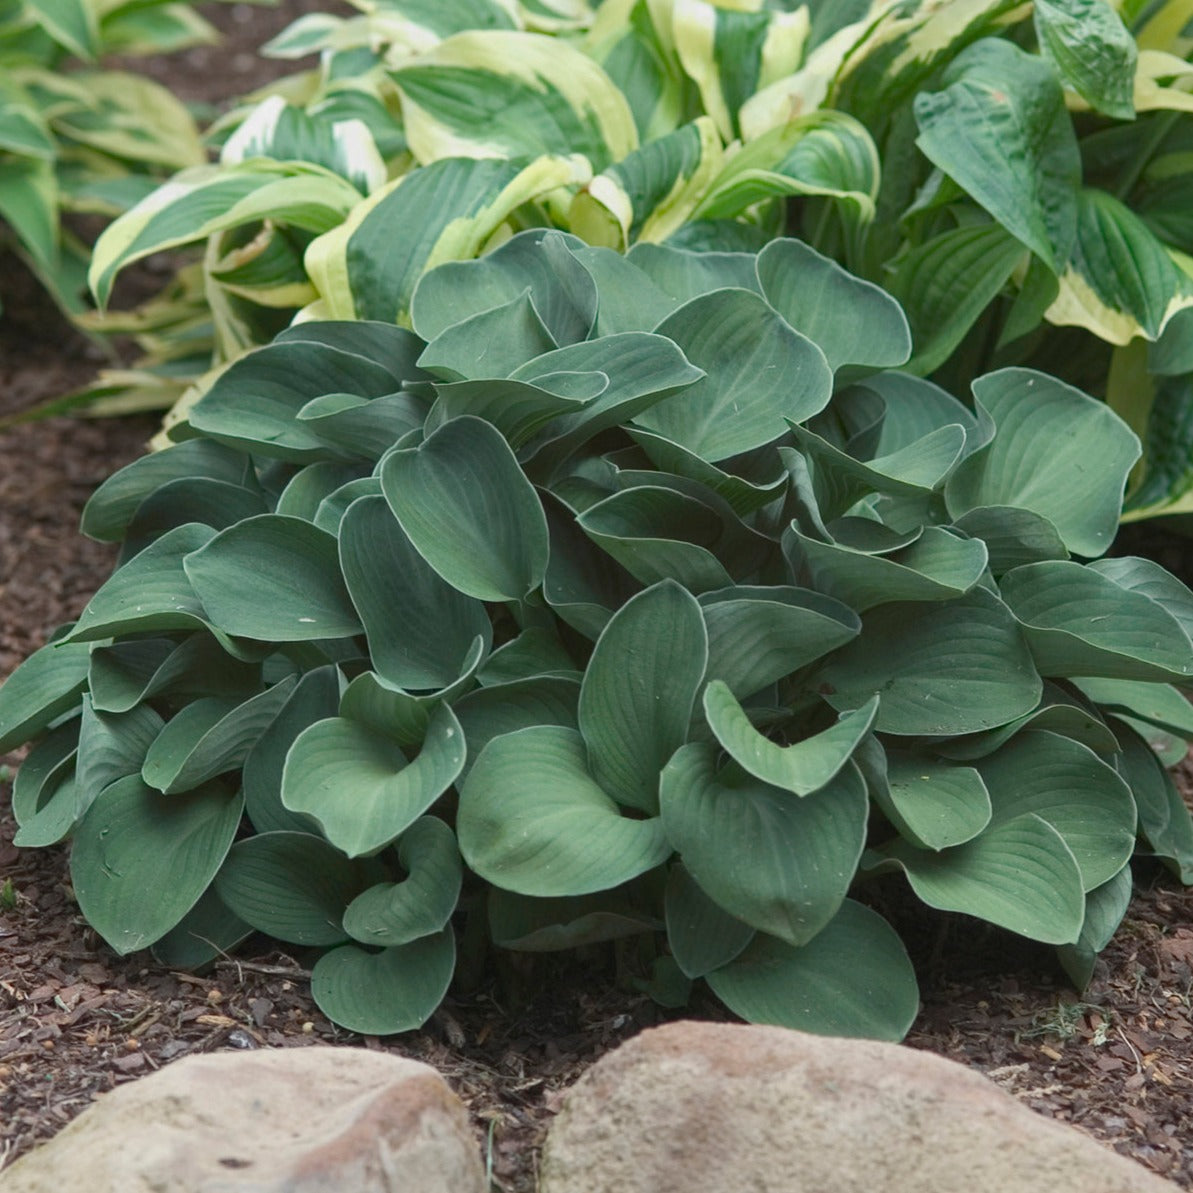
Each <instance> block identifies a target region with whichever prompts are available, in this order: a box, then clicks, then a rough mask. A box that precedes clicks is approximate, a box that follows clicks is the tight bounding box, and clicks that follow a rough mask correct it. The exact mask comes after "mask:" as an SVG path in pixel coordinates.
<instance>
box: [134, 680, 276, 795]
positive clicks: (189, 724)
mask: <svg viewBox="0 0 1193 1193" xmlns="http://www.w3.org/2000/svg"><path fill="white" fill-rule="evenodd" d="M296 682H297V680H296V679H295V678H294V676H290V677H288V678H287V679H284V680H282V681H281V682H280V683H276V684H274V685H273V687H271V688H267V689H266V690H265V691H264V692H262V693H261V694H260V695H258V696H254V697H253V698H252V699H251V700H247V701H245V703H243V704H240V705H237V704H235V703H234V702H230V701H226V700H221V699H219V698H218V697H212V698H208V699H203V700H196V701H194V702H193V703H191V704H188V705H186V706H185V707H184V708H182V709H181V710H180V711H179V712H178V713H177V714H176V715H175V717H174V718H173V719H172V720H171V721H169V722H168V723H167V724H166V726H165V727H164V728H163V729H162V731H161V732H160V733H159V734H158V736H157V737H156V738H155V739H154V742H153V744H152V745H151V746H150V747H149V750H148V751H147V752H146V754H145V761H144V764H143V765H142V766H141V778H142V779H143V780H144V781H145V782H146V783H147V784H148V785H149V786H150V787H153V788H155V789H156V790H158V791H161V792H163V793H164V794H166V795H174V794H176V793H177V792H179V791H189V790H191V788H193V787H198V786H199V785H200V784H202V783H206V782H207V781H208V780H209V779H214V778H216V777H217V776H218V775H222V774H225V773H226V772H228V771H232V770H238V769H239V768H240V767H241V766H242V765H243V763H244V761H245V759H246V758H247V757H248V755H249V751H250V750H252V748H253V746H254V745H255V744H256V742H257V739H258V738H259V737H260V736H261V734H262V733H263V732H264V731H265V730H266V728H268V726H269V724H270V722H271V721H273V719H274V717H276V716H277V715H278V713H279V712H280V711H281V708H282V706H283V705H284V704H285V703H286V701H287V699H289V696H290V693H291V692H292V691H293V689H294V685H295V684H296Z"/></svg>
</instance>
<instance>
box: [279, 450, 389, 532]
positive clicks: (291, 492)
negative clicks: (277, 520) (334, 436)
mask: <svg viewBox="0 0 1193 1193" xmlns="http://www.w3.org/2000/svg"><path fill="white" fill-rule="evenodd" d="M367 471H368V470H367V467H366V465H365V464H363V463H361V462H358V463H355V464H340V463H336V462H334V461H331V460H320V461H319V462H318V463H317V464H308V465H307V466H306V467H305V468H300V469H299V470H298V471H297V472H296V473H295V474H294V475H293V476H292V477H291V478H290V480H289V482H288V483H287V485H286V487H285V488H284V489H283V490H282V491H281V493H280V494H279V495H278V500H277V504H276V505H275V506H274V508H273V510H272V511H271V512H273V513H275V514H283V515H285V516H286V517H287V518H303V519H305V520H306V521H308V522H314V520H315V515H316V514H317V513H318V511H319V506H320V505H322V504H323V502H324V501H325V500H326V499H327V498H328V497H330V496H331V495H332V494H333V493H334V492H335V491H336V490H337V489H341V488H343V487H344V485H347V484H351V483H352V482H353V481H357V480H363V479H365V474H366V473H367Z"/></svg>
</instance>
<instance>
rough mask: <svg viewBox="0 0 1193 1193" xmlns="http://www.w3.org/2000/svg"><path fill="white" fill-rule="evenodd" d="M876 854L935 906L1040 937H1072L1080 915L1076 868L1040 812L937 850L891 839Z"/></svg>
mask: <svg viewBox="0 0 1193 1193" xmlns="http://www.w3.org/2000/svg"><path fill="white" fill-rule="evenodd" d="M882 855H885V857H886V858H887V859H889V860H890V861H891V862H893V863H895V864H897V865H898V867H899V868H900V869H902V870H904V871H905V872H906V874H907V880H908V882H910V883H911V889H912V890H913V891H915V893H916V894H917V895H918V896H919V897H920V898H921V899H922V900H923V901H924V902H925V903H927V904H928V906H929V907H936V908H939V909H940V910H941V911H957V912H961V913H962V914H964V915H972V916H976V917H977V918H978V919H982V920H988V921H989V922H990V923H992V924H997V925H998V926H999V927H1000V928H1007V929H1009V930H1010V931H1012V932H1017V933H1018V934H1019V935H1020V936H1026V937H1028V938H1029V939H1031V940H1040V941H1043V942H1044V943H1045V944H1072V943H1074V942H1075V941H1076V940H1077V937H1078V936H1079V935H1080V933H1081V924H1082V921H1083V920H1084V918H1085V893H1084V885H1083V883H1082V880H1081V869H1080V867H1079V866H1078V865H1077V860H1076V858H1074V857H1073V852H1072V850H1070V849H1069V847H1068V845H1067V844H1066V843H1065V839H1064V837H1062V836H1061V835H1060V833H1059V832H1057V830H1056V829H1054V828H1053V827H1052V825H1050V824H1049V823H1048V822H1047V821H1046V820H1044V819H1043V818H1042V817H1040V816H1036V815H1033V814H1031V813H1028V814H1026V815H1022V816H1016V817H1014V818H1013V819H1010V820H1000V821H998V822H996V823H994V824H992V825H991V826H990V827H989V828H987V829H986V830H985V831H984V832H983V833H981V834H980V835H978V836H977V837H975V838H974V839H973V840H972V841H968V842H966V843H965V844H964V845H958V846H956V847H955V848H953V849H945V850H943V851H941V852H940V853H932V852H929V851H927V850H922V849H916V848H915V847H914V846H913V845H910V844H909V843H907V842H906V841H902V840H898V839H897V840H895V841H893V842H891V843H890V844H889V845H887V846H886V847H885V848H884V849H883V851H882Z"/></svg>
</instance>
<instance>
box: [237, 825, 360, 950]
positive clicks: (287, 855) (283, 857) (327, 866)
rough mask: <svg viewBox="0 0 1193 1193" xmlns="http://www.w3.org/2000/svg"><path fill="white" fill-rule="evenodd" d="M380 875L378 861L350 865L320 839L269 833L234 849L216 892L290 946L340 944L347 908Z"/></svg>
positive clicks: (255, 924) (245, 917)
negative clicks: (342, 922)
mask: <svg viewBox="0 0 1193 1193" xmlns="http://www.w3.org/2000/svg"><path fill="white" fill-rule="evenodd" d="M381 877H382V874H381V872H380V868H379V867H378V866H377V865H376V863H370V862H366V861H360V860H357V861H352V860H350V859H349V858H346V857H345V856H344V855H343V854H342V853H341V852H340V851H339V850H338V849H336V848H335V847H334V846H333V845H329V844H328V843H327V842H326V841H324V840H323V838H322V837H317V836H313V835H312V834H310V833H296V832H271V833H258V834H257V836H255V837H246V838H245V839H244V840H243V841H238V842H237V843H236V844H235V845H233V846H232V848H231V850H230V851H229V853H228V857H227V859H226V860H225V862H224V864H223V866H221V867H220V872H219V873H218V874H217V875H216V877H215V889H216V892H217V893H218V894H219V896H220V898H221V899H222V900H223V901H224V903H225V904H226V905H227V906H228V907H229V909H230V910H232V911H233V912H234V913H235V914H236V915H238V916H239V917H240V918H241V919H242V920H244V922H245V923H246V924H251V925H252V926H253V927H254V928H256V929H257V930H258V931H259V932H268V933H269V935H270V936H276V937H277V938H278V940H285V941H288V942H289V943H291V944H306V945H314V944H339V943H340V942H341V941H343V940H346V939H347V937H348V933H347V932H346V931H345V930H344V927H343V925H342V924H341V922H340V921H341V919H342V918H343V915H344V909H345V908H346V907H347V906H348V905H349V903H351V902H352V900H353V899H354V898H355V897H356V896H357V895H358V894H359V893H360V892H361V891H362V890H363V889H365V888H366V887H368V885H369V884H370V883H372V882H376V881H378V879H379V878H381Z"/></svg>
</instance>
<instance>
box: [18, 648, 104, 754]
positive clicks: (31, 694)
mask: <svg viewBox="0 0 1193 1193" xmlns="http://www.w3.org/2000/svg"><path fill="white" fill-rule="evenodd" d="M90 662H91V646H90V645H89V644H87V643H81V642H80V643H68V644H66V645H61V644H58V643H56V642H50V643H48V644H47V645H45V646H43V647H42V648H41V649H40V650H37V651H35V652H34V653H33V654H31V655H30V656H29V657H28V658H27V659H26V660H25V661H24V662H23V663H22V664H21V665H20V666H19V667H18V668H17V669H16V670H15V671H14V672H13V673H12V674H11V675H10V676H9V677H8V678H7V679H6V680H5V681H4V683H3V685H0V750H3V751H5V752H7V751H8V750H11V749H12V748H13V746H15V745H19V744H20V743H21V742H26V741H29V740H30V739H31V738H34V737H36V736H37V735H38V734H40V733H41V732H42V731H43V730H44V729H46V728H47V727H48V726H49V725H51V724H52V723H53V722H54V721H56V720H57V719H58V718H59V717H60V716H62V714H63V713H66V712H69V711H70V710H71V709H72V708H76V707H78V705H79V704H80V699H81V696H82V693H83V692H84V690H85V689H86V686H87V672H88V669H89V667H90Z"/></svg>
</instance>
